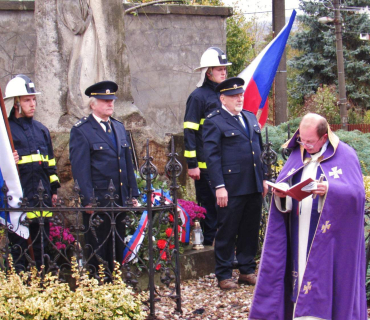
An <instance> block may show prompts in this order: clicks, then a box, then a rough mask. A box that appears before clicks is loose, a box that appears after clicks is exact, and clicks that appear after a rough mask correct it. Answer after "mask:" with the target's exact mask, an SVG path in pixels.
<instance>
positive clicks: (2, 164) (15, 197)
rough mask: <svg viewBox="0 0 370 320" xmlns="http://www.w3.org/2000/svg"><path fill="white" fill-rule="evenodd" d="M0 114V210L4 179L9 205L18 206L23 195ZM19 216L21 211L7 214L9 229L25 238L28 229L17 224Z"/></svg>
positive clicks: (1, 217) (2, 219) (1, 215)
mask: <svg viewBox="0 0 370 320" xmlns="http://www.w3.org/2000/svg"><path fill="white" fill-rule="evenodd" d="M0 114H1V116H0V150H1V156H0V210H2V209H3V208H4V194H3V192H2V190H1V189H2V187H3V185H4V181H5V182H6V185H7V187H8V189H9V191H8V197H9V196H11V200H9V201H8V204H9V206H11V207H13V208H19V203H20V202H21V200H20V198H21V197H22V196H23V193H22V187H21V182H20V180H19V176H18V172H17V167H16V165H15V161H14V157H13V152H12V148H11V146H10V142H9V137H8V133H7V131H6V127H5V121H4V117H3V114H2V113H1V112H0ZM21 216H22V212H11V213H10V214H9V216H8V217H9V219H8V224H12V226H13V227H12V228H11V230H13V231H14V232H16V233H17V234H18V235H19V236H21V237H22V238H25V239H27V238H28V237H29V230H28V228H27V227H25V226H23V225H21V224H19V219H20V218H21ZM22 218H23V219H24V218H25V215H23V216H22ZM0 223H1V224H4V225H5V212H4V211H0Z"/></svg>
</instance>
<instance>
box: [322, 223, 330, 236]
mask: <svg viewBox="0 0 370 320" xmlns="http://www.w3.org/2000/svg"><path fill="white" fill-rule="evenodd" d="M329 222H330V221H326V222H325V224H323V225H322V227H321V231H322V233H326V230H329V229H330V226H331V224H329Z"/></svg>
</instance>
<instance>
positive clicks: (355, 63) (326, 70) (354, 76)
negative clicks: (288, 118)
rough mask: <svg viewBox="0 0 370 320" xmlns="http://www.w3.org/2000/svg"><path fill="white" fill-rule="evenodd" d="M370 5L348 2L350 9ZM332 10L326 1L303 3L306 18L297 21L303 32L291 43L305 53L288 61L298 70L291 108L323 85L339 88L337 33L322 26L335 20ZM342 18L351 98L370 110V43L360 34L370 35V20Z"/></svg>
mask: <svg viewBox="0 0 370 320" xmlns="http://www.w3.org/2000/svg"><path fill="white" fill-rule="evenodd" d="M366 5H368V1H365V0H349V1H347V2H346V6H356V7H361V6H366ZM329 6H330V2H327V1H326V0H325V1H324V0H318V1H301V3H300V8H301V9H302V10H303V11H304V13H305V14H304V15H301V16H298V17H297V19H298V21H299V23H300V30H299V31H298V32H296V33H295V34H294V35H293V36H292V37H291V39H290V41H289V43H290V45H291V46H292V48H294V49H297V50H300V52H301V53H302V54H301V55H299V56H296V57H294V58H292V59H291V60H289V61H288V65H289V66H290V67H291V68H293V69H295V72H294V73H293V75H292V76H291V77H290V79H289V82H291V88H290V91H289V93H290V102H291V103H293V104H292V105H291V107H294V106H298V105H303V102H304V98H305V97H306V96H309V95H311V94H313V93H315V92H316V90H317V88H319V87H320V86H322V85H328V86H330V85H333V84H334V85H337V77H338V76H337V61H336V41H335V30H334V29H333V28H330V27H328V26H325V25H323V24H320V23H319V22H318V18H319V17H331V18H334V11H333V10H329V9H328V8H329ZM341 15H342V20H343V24H342V25H343V26H344V28H343V31H342V38H343V52H344V59H345V77H346V89H347V96H348V99H349V100H350V101H351V102H352V103H353V104H354V105H355V106H358V107H361V108H370V54H369V52H370V42H369V41H363V40H360V39H359V35H360V33H370V19H369V18H368V16H367V15H366V14H356V13H354V12H349V11H341Z"/></svg>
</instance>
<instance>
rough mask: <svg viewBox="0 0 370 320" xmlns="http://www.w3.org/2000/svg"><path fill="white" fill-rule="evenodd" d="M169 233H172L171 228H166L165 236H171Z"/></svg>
mask: <svg viewBox="0 0 370 320" xmlns="http://www.w3.org/2000/svg"><path fill="white" fill-rule="evenodd" d="M171 235H172V228H168V229H167V230H166V236H167V237H168V238H169V237H171Z"/></svg>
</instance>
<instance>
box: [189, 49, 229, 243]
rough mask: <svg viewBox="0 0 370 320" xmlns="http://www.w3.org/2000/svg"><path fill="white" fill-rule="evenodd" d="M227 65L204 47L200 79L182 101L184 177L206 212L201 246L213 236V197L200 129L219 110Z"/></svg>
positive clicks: (215, 51)
mask: <svg viewBox="0 0 370 320" xmlns="http://www.w3.org/2000/svg"><path fill="white" fill-rule="evenodd" d="M229 65H231V63H230V62H228V61H227V57H226V54H225V53H224V52H223V51H222V50H221V49H219V48H217V47H210V48H208V49H207V50H206V51H205V52H204V53H203V55H202V57H201V59H200V66H199V67H198V68H196V69H195V70H194V71H200V80H199V82H198V83H197V85H196V86H197V87H198V88H197V89H195V90H194V91H193V92H192V93H191V94H190V96H189V98H188V100H187V102H186V111H185V118H184V142H185V158H186V161H187V165H188V174H189V176H190V178H192V179H194V181H195V190H196V197H197V201H198V203H200V204H201V205H202V206H203V207H204V208H206V210H207V214H206V218H205V219H204V220H203V221H202V225H203V232H204V245H212V244H213V240H214V237H215V234H216V227H217V213H216V207H215V205H216V198H215V195H214V191H213V190H212V188H211V186H210V184H209V180H210V179H209V177H208V172H207V166H206V161H205V158H204V152H203V138H202V126H203V122H204V119H205V117H206V116H207V115H208V114H210V113H211V112H212V111H213V110H215V109H218V108H221V102H220V99H219V96H218V94H217V93H216V90H215V88H216V86H217V85H218V84H219V83H221V82H222V81H224V80H225V79H226V75H227V73H226V67H227V66H229Z"/></svg>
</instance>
